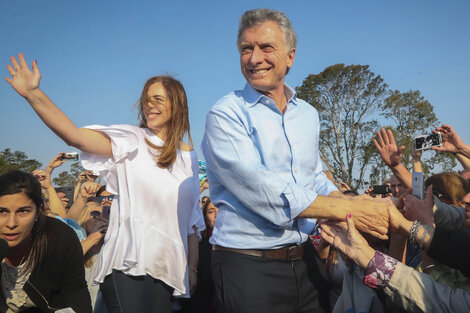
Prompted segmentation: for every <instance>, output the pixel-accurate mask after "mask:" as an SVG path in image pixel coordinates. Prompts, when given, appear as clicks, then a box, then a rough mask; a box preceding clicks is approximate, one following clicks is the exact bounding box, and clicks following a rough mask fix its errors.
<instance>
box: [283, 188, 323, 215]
mask: <svg viewBox="0 0 470 313" xmlns="http://www.w3.org/2000/svg"><path fill="white" fill-rule="evenodd" d="M282 193H283V194H284V196H285V197H286V199H287V202H289V209H290V216H291V219H294V218H296V217H297V216H298V215H299V214H300V213H302V212H303V211H305V209H306V208H307V207H308V206H309V205H310V204H312V202H313V201H315V199H316V198H317V193H316V192H315V191H312V190H308V189H305V188H302V187H300V186H298V185H297V184H294V183H288V184H287V186H286V188H284V190H283V192H282Z"/></svg>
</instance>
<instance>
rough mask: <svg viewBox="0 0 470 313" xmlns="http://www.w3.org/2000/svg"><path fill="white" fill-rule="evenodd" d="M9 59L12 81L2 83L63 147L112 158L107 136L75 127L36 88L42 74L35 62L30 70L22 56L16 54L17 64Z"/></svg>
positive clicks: (8, 79) (13, 59)
mask: <svg viewBox="0 0 470 313" xmlns="http://www.w3.org/2000/svg"><path fill="white" fill-rule="evenodd" d="M10 60H11V64H12V65H10V64H8V65H7V68H8V72H9V73H10V75H11V76H12V78H8V77H5V80H6V81H7V82H8V83H9V84H10V85H11V86H12V87H13V89H15V91H16V92H17V93H18V94H19V95H20V96H22V97H24V98H25V99H26V100H27V101H28V102H29V104H30V105H31V107H32V108H33V109H34V111H36V113H37V115H38V116H39V117H40V118H41V119H42V121H43V122H44V123H45V124H46V125H47V126H48V127H49V128H50V129H51V130H52V131H53V132H54V133H55V134H56V135H57V136H59V137H60V138H61V139H62V140H63V141H65V143H66V144H68V145H70V146H74V147H76V148H78V149H80V150H82V151H85V152H88V153H92V154H98V155H104V156H109V157H111V156H112V150H111V141H110V139H109V137H107V136H106V135H104V134H103V133H100V132H96V131H93V130H89V129H84V128H77V126H75V124H74V123H73V122H72V121H71V120H70V119H69V118H68V117H67V116H66V115H65V114H64V112H62V111H61V110H60V109H59V108H58V107H57V106H56V105H55V104H54V103H53V102H52V101H51V99H49V97H47V96H46V94H45V93H43V92H42V91H41V89H39V81H40V80H41V74H40V73H39V68H38V64H37V61H36V60H35V61H34V62H33V64H32V71H31V70H30V69H29V67H28V64H27V63H26V60H25V58H24V56H23V54H22V53H20V54H19V55H18V60H19V63H18V61H17V60H16V58H15V57H11V58H10Z"/></svg>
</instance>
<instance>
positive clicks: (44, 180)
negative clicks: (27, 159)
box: [32, 170, 52, 190]
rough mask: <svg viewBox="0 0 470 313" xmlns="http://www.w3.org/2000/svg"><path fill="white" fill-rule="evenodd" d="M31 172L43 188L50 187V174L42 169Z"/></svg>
mask: <svg viewBox="0 0 470 313" xmlns="http://www.w3.org/2000/svg"><path fill="white" fill-rule="evenodd" d="M32 174H33V176H34V177H36V179H37V180H38V181H39V183H40V184H41V187H42V188H43V189H46V190H47V189H49V188H51V187H52V184H51V176H50V175H49V173H47V172H46V171H44V170H35V171H33V173H32Z"/></svg>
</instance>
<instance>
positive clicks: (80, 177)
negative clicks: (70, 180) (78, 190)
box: [78, 172, 86, 183]
mask: <svg viewBox="0 0 470 313" xmlns="http://www.w3.org/2000/svg"><path fill="white" fill-rule="evenodd" d="M84 181H86V173H85V172H81V173H80V174H78V182H79V183H83V182H84Z"/></svg>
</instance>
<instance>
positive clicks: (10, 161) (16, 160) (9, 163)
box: [0, 148, 42, 175]
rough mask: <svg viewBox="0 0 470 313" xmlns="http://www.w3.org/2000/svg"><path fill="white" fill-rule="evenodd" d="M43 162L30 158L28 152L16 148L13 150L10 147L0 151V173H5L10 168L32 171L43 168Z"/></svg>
mask: <svg viewBox="0 0 470 313" xmlns="http://www.w3.org/2000/svg"><path fill="white" fill-rule="evenodd" d="M41 166H42V163H41V162H39V161H37V160H35V159H30V158H28V156H27V155H26V153H24V152H22V151H19V150H16V151H15V152H11V150H10V149H9V148H7V149H5V150H3V151H1V152H0V175H1V174H5V173H6V172H8V171H10V170H21V171H25V172H29V173H31V172H32V171H34V170H36V169H38V168H41Z"/></svg>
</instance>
